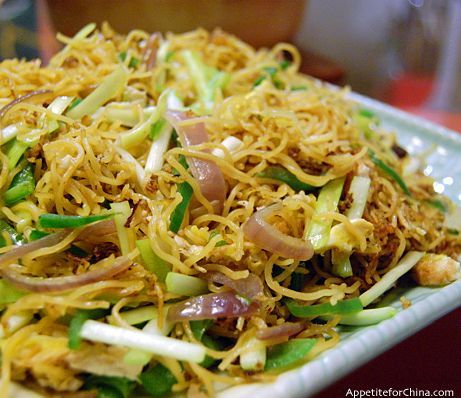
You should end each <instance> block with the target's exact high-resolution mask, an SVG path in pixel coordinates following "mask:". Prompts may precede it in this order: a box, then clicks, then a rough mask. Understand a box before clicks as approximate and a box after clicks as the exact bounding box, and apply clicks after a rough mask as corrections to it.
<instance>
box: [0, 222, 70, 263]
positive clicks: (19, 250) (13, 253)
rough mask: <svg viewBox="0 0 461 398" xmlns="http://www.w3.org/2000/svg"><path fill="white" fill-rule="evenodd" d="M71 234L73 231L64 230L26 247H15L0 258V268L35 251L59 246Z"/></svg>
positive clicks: (27, 244)
mask: <svg viewBox="0 0 461 398" xmlns="http://www.w3.org/2000/svg"><path fill="white" fill-rule="evenodd" d="M71 232H72V230H70V229H64V230H62V231H59V232H57V233H55V234H51V235H48V236H45V237H44V238H41V239H37V240H34V241H33V242H30V243H26V244H25V245H20V246H19V245H18V246H15V247H14V249H11V250H10V251H9V252H7V253H5V254H3V255H2V256H0V267H3V266H5V265H8V264H11V263H13V262H15V261H16V260H17V259H19V258H21V257H24V256H25V255H27V254H29V253H32V252H33V251H35V250H38V249H42V248H44V247H49V246H54V245H57V244H58V243H59V242H61V241H62V240H63V239H65V238H66V237H67V235H69V234H70V233H71Z"/></svg>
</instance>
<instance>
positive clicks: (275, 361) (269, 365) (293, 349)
mask: <svg viewBox="0 0 461 398" xmlns="http://www.w3.org/2000/svg"><path fill="white" fill-rule="evenodd" d="M316 342H317V340H316V339H293V340H289V341H287V342H286V343H282V344H277V345H274V346H272V347H271V348H269V350H268V351H267V359H266V365H265V367H264V370H265V371H266V372H267V371H275V370H283V369H286V368H288V367H292V366H294V365H296V364H297V363H298V362H300V361H301V360H303V359H304V358H305V356H306V355H307V354H308V353H309V351H310V350H311V349H312V347H314V345H315V343H316Z"/></svg>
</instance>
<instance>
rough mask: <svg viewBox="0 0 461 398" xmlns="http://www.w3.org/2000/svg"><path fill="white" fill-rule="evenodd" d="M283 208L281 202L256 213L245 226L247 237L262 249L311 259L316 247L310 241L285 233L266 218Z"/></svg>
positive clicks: (296, 257)
mask: <svg viewBox="0 0 461 398" xmlns="http://www.w3.org/2000/svg"><path fill="white" fill-rule="evenodd" d="M281 208H282V204H281V203H276V204H273V205H271V206H268V207H265V208H263V209H261V210H258V211H257V212H256V213H254V214H253V215H252V216H251V217H250V219H249V220H248V221H247V222H246V224H245V225H244V226H243V233H244V234H245V237H246V238H247V239H248V240H249V241H251V242H253V243H254V244H255V245H256V246H258V247H260V248H261V249H264V250H267V251H269V252H271V253H275V254H278V255H280V256H282V257H285V258H293V259H295V260H304V261H305V260H309V259H310V258H311V257H312V256H313V255H314V249H313V247H312V245H311V243H310V242H309V241H305V240H302V239H299V238H294V237H292V236H288V235H285V234H284V233H282V232H280V231H279V230H278V229H277V228H275V227H274V226H273V225H271V224H269V223H268V222H267V221H266V220H265V219H266V217H268V216H269V215H271V214H272V213H274V212H275V211H277V210H279V209H281Z"/></svg>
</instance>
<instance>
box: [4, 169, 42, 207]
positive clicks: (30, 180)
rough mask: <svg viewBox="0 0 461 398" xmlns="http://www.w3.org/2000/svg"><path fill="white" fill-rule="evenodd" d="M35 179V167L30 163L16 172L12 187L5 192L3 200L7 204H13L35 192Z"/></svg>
mask: <svg viewBox="0 0 461 398" xmlns="http://www.w3.org/2000/svg"><path fill="white" fill-rule="evenodd" d="M34 190H35V179H34V169H33V166H32V165H31V164H30V163H29V164H28V165H27V166H26V167H24V169H22V170H21V171H20V172H19V173H18V174H16V175H15V176H14V178H13V181H11V184H10V187H9V188H8V190H7V191H6V192H5V193H4V194H3V200H4V201H5V204H6V205H7V206H12V205H14V204H15V203H17V202H20V201H21V200H23V199H25V198H26V197H27V196H29V195H31V194H33V193H34Z"/></svg>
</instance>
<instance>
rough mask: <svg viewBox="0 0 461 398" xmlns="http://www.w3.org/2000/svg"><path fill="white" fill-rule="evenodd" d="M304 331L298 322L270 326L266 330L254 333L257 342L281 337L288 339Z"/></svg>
mask: <svg viewBox="0 0 461 398" xmlns="http://www.w3.org/2000/svg"><path fill="white" fill-rule="evenodd" d="M302 330H304V325H303V324H302V323H300V322H296V323H294V322H285V323H283V324H281V325H277V326H271V327H268V328H266V329H260V330H258V331H257V332H256V337H257V338H258V339H259V340H270V339H278V338H281V337H290V336H293V335H294V334H298V333H299V332H301V331H302Z"/></svg>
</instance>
